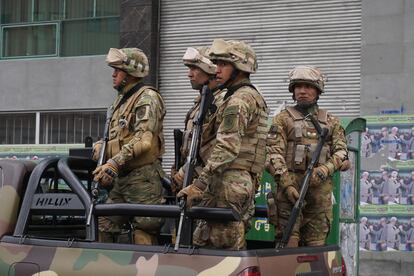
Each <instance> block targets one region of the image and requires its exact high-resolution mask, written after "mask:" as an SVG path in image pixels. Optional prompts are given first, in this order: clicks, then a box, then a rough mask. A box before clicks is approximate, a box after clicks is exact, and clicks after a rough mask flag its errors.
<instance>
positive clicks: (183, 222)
mask: <svg viewBox="0 0 414 276" xmlns="http://www.w3.org/2000/svg"><path fill="white" fill-rule="evenodd" d="M213 100H214V95H213V93H212V92H211V91H210V89H209V88H208V86H207V85H204V86H203V88H202V90H201V101H200V109H199V111H198V114H197V116H196V118H194V121H193V133H192V137H191V144H190V151H189V153H188V156H187V159H186V163H185V164H184V166H186V167H185V168H186V170H185V174H184V180H183V189H184V188H185V187H187V186H188V185H190V184H191V182H192V181H193V173H194V169H195V167H196V165H197V161H198V160H197V159H198V150H199V146H200V136H201V131H202V127H203V121H204V118H205V116H206V114H207V110H208V108H209V107H210V105H211V104H212V102H213ZM178 204H179V206H180V220H179V223H178V230H177V237H176V239H175V246H174V250H175V251H177V250H178V248H179V247H180V241H181V235H183V236H184V238H183V240H184V241H183V243H184V244H185V245H191V240H192V225H191V224H192V221H191V219H190V218H189V217H188V216H187V215H186V212H187V211H186V207H187V206H186V205H187V199H186V198H181V199H180V201H179V203H178ZM182 232H183V233H182Z"/></svg>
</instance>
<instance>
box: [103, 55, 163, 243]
mask: <svg viewBox="0 0 414 276" xmlns="http://www.w3.org/2000/svg"><path fill="white" fill-rule="evenodd" d="M121 51H122V52H124V53H126V55H127V56H128V57H130V56H132V58H134V56H133V53H135V52H136V51H138V52H139V53H138V54H139V57H142V58H143V57H145V55H144V53H142V52H141V51H140V50H138V49H136V48H132V49H122V50H121ZM138 60H139V59H138ZM107 62H108V63H109V65H110V66H112V67H115V68H119V69H121V70H125V71H126V72H127V73H129V74H131V73H130V72H128V67H127V68H123V67H122V66H124V65H118V64H116V65H114V64H113V63H111V52H110V53H109V54H108V57H107ZM143 64H144V68H147V69H145V70H146V71H145V72H144V73H141V74H139V75H138V76H137V77H139V78H138V79H137V80H136V81H134V82H132V83H129V84H127V85H126V86H125V87H123V88H122V89H120V90H119V96H118V98H117V99H116V100H115V102H114V103H113V105H112V108H114V107H115V106H117V105H118V103H119V102H120V101H121V99H122V98H123V97H124V96H125V95H126V93H128V91H130V90H131V89H132V88H133V87H135V86H136V85H140V86H141V87H140V88H139V89H138V90H137V91H136V92H135V93H133V94H132V96H131V97H129V98H128V99H127V100H126V101H125V103H123V104H122V105H121V106H120V107H119V108H118V109H116V110H115V112H114V114H113V116H112V119H111V122H110V131H109V142H108V148H107V152H106V158H107V159H110V160H112V161H113V162H115V163H116V164H117V165H118V166H119V168H120V169H119V174H118V177H116V178H115V179H114V182H113V188H112V190H111V191H110V193H109V198H108V200H107V203H138V204H161V203H162V200H163V197H162V185H161V178H162V177H164V176H165V174H164V172H163V170H162V167H161V162H160V158H161V156H162V154H163V153H164V135H163V125H162V124H163V119H164V116H165V108H164V101H163V100H162V98H161V95H160V94H159V93H158V91H157V90H155V88H153V87H150V86H144V85H143V84H142V80H141V78H142V77H144V76H145V75H146V74H147V73H148V61H147V60H146V57H145V59H144V61H143ZM127 65H128V64H127ZM131 75H132V74H131ZM126 222H127V218H126V217H118V216H113V217H101V218H99V231H100V232H101V233H100V237H101V239H102V240H104V241H112V238H113V235H110V234H114V233H116V234H117V233H119V232H120V227H121V226H122V224H124V223H126ZM162 223H163V220H162V219H161V218H149V217H135V218H134V220H133V222H132V225H133V227H134V230H135V232H134V234H135V243H145V244H148V243H156V241H155V236H154V234H157V232H158V231H159V229H160V228H161V226H162Z"/></svg>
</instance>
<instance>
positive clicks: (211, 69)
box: [183, 46, 216, 75]
mask: <svg viewBox="0 0 414 276" xmlns="http://www.w3.org/2000/svg"><path fill="white" fill-rule="evenodd" d="M209 51H210V47H207V46H203V47H197V48H193V47H188V48H187V50H186V51H185V54H184V56H183V63H184V65H186V66H196V67H198V68H200V69H201V70H203V71H204V72H205V73H206V74H209V75H215V74H216V65H215V64H214V63H213V62H212V61H211V60H210V59H209V55H208V54H209Z"/></svg>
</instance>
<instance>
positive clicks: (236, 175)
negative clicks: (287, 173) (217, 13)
mask: <svg viewBox="0 0 414 276" xmlns="http://www.w3.org/2000/svg"><path fill="white" fill-rule="evenodd" d="M210 59H211V60H212V61H213V62H215V64H216V65H217V69H216V73H217V81H218V82H219V84H220V85H221V87H222V88H227V91H226V94H225V96H224V101H223V104H222V105H221V106H220V107H219V108H218V110H217V112H216V113H215V117H214V118H213V119H212V120H211V121H210V123H209V126H207V129H206V130H205V131H203V134H202V140H203V141H209V140H211V139H210V138H211V137H213V138H214V139H215V143H214V146H212V153H211V155H210V157H209V158H208V160H207V162H206V165H205V167H204V168H203V169H202V171H201V173H200V175H199V177H198V178H197V179H195V180H194V182H193V183H192V184H191V185H189V186H188V187H186V188H185V189H183V190H181V191H180V193H179V194H178V197H181V196H186V197H187V202H188V203H189V204H191V202H192V201H193V200H197V199H200V198H202V201H201V206H206V207H224V208H233V209H234V210H235V211H236V212H238V213H239V214H240V215H241V217H242V221H240V222H226V223H213V222H206V221H200V222H199V223H198V224H197V227H196V229H195V231H194V236H193V237H194V244H195V245H198V246H207V247H213V248H226V249H231V250H240V249H244V248H245V247H246V241H245V238H244V237H245V233H246V231H247V230H248V227H249V223H250V219H251V217H252V215H253V211H254V204H253V200H254V195H255V187H256V185H257V184H258V183H259V177H260V175H261V173H262V171H263V168H264V162H265V145H266V134H267V129H268V128H267V116H268V115H267V114H268V110H267V106H266V103H265V101H264V99H263V97H262V95H261V93H260V92H259V91H258V90H257V89H256V88H255V87H254V86H253V85H252V84H251V82H250V79H249V76H250V74H251V73H255V72H256V69H257V62H256V54H255V53H254V51H253V49H252V48H251V47H250V46H249V45H247V44H246V43H244V42H242V41H234V40H231V41H225V40H222V39H216V40H214V41H213V45H212V47H211V52H210Z"/></svg>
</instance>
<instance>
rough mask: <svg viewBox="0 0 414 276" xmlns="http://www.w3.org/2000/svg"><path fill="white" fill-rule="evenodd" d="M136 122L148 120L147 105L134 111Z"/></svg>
mask: <svg viewBox="0 0 414 276" xmlns="http://www.w3.org/2000/svg"><path fill="white" fill-rule="evenodd" d="M136 117H137V121H142V120H148V117H149V105H140V106H138V108H137V111H136Z"/></svg>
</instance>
